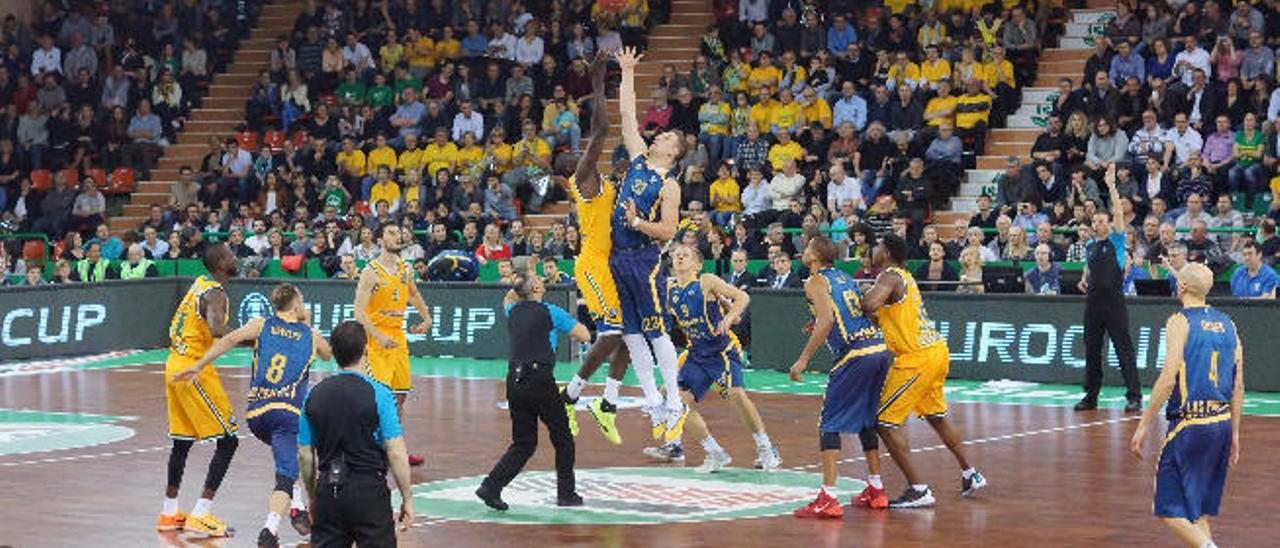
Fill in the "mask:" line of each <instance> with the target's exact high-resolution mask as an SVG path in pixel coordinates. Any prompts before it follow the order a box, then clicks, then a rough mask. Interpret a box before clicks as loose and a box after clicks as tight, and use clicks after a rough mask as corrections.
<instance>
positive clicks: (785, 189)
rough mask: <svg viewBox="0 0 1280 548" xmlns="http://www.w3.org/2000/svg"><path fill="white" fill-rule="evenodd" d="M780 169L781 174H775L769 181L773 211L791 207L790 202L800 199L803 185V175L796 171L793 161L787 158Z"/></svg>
mask: <svg viewBox="0 0 1280 548" xmlns="http://www.w3.org/2000/svg"><path fill="white" fill-rule="evenodd" d="M775 146H776V145H775ZM780 167H781V173H775V174H774V176H773V179H772V180H770V181H769V200H770V202H771V207H772V208H773V209H774V210H775V211H784V210H786V209H788V208H789V207H791V202H792V201H793V200H796V199H798V198H800V192H801V190H803V189H804V183H805V179H804V175H801V174H800V173H799V172H797V171H796V162H795V160H792V159H790V158H787V159H785V160H783V161H782V165H781V166H780Z"/></svg>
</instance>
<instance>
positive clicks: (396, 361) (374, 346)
mask: <svg viewBox="0 0 1280 548" xmlns="http://www.w3.org/2000/svg"><path fill="white" fill-rule="evenodd" d="M390 337H391V338H393V339H395V340H396V342H397V344H396V346H395V348H391V349H387V348H383V347H382V345H381V344H380V343H378V340H377V339H375V338H374V337H373V336H372V335H370V336H369V344H368V345H367V346H365V354H366V358H367V359H368V371H367V372H366V373H367V374H368V375H369V378H372V379H373V380H375V381H378V382H380V383H382V384H384V385H386V387H387V388H390V389H391V391H392V392H394V393H396V394H408V393H409V391H410V390H412V389H413V381H412V380H411V379H410V377H409V342H408V341H407V340H405V336H404V333H403V332H401V333H392V334H390Z"/></svg>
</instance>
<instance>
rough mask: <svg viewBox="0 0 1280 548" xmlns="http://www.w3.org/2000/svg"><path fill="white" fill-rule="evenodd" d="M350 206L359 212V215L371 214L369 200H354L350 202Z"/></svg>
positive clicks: (366, 215)
mask: <svg viewBox="0 0 1280 548" xmlns="http://www.w3.org/2000/svg"><path fill="white" fill-rule="evenodd" d="M351 207H352V209H354V210H355V212H356V213H359V214H360V215H363V216H365V217H368V216H370V215H373V210H372V209H370V207H369V202H365V201H360V202H356V203H354V204H352V205H351Z"/></svg>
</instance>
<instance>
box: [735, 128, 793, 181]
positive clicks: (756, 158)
mask: <svg viewBox="0 0 1280 548" xmlns="http://www.w3.org/2000/svg"><path fill="white" fill-rule="evenodd" d="M746 126H747V127H746V139H745V140H743V141H741V142H740V143H738V144H737V146H736V150H735V153H734V157H733V163H734V166H735V167H736V168H737V169H739V170H742V171H743V172H748V173H749V172H750V170H751V169H757V170H758V169H760V168H761V167H762V166H764V165H765V162H766V160H769V161H770V163H771V164H772V160H771V158H769V156H770V155H771V150H770V148H769V142H768V141H766V140H764V139H761V138H760V130H759V128H757V127H756V125H755V124H747V125H746ZM788 138H790V135H788ZM780 168H781V166H779V167H778V168H777V169H780Z"/></svg>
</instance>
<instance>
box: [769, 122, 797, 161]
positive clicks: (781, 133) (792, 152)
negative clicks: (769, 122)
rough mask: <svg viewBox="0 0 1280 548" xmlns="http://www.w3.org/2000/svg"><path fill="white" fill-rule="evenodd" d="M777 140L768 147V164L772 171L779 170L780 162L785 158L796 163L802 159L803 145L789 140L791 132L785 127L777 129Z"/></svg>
mask: <svg viewBox="0 0 1280 548" xmlns="http://www.w3.org/2000/svg"><path fill="white" fill-rule="evenodd" d="M776 137H777V138H778V142H777V143H774V145H773V146H771V147H769V165H770V166H772V167H773V170H774V171H781V170H782V164H784V163H786V161H787V160H794V161H795V163H796V165H800V162H801V161H803V160H804V147H802V146H800V143H797V142H795V141H792V140H791V132H790V131H787V130H785V129H779V130H778V132H777V133H776Z"/></svg>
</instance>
